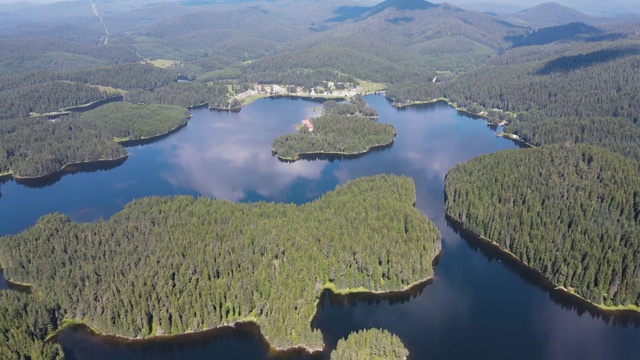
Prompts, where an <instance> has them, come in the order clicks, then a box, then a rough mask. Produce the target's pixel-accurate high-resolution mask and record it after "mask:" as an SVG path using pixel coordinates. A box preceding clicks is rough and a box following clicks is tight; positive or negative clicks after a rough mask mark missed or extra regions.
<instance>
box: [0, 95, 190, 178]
mask: <svg viewBox="0 0 640 360" xmlns="http://www.w3.org/2000/svg"><path fill="white" fill-rule="evenodd" d="M188 116H189V112H188V111H187V110H186V109H184V108H181V107H177V106H171V105H134V104H129V103H122V102H118V103H111V104H106V105H103V106H100V107H98V108H96V109H94V110H90V111H87V112H84V113H81V114H72V115H71V116H66V117H61V118H58V119H53V120H47V119H45V118H24V119H15V120H5V121H0V174H3V173H13V175H14V176H15V177H23V178H25V177H42V176H46V175H49V174H51V173H54V172H56V171H58V170H60V169H61V168H62V167H63V166H64V165H68V164H75V163H90V162H95V161H98V160H112V159H117V158H121V157H123V156H126V155H127V151H126V150H125V149H124V148H123V147H122V146H120V145H118V144H117V143H116V142H114V140H117V141H125V140H136V139H143V138H149V137H154V136H158V135H162V134H166V133H167V132H170V131H171V130H173V129H175V128H177V127H180V126H182V125H184V124H186V121H187V118H188Z"/></svg>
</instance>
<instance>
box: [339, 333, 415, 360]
mask: <svg viewBox="0 0 640 360" xmlns="http://www.w3.org/2000/svg"><path fill="white" fill-rule="evenodd" d="M408 356H409V351H408V350H407V349H406V348H405V347H404V345H403V344H402V341H401V340H400V338H398V337H397V336H396V335H394V334H391V333H390V332H388V331H386V330H379V329H370V330H362V331H359V332H356V333H352V334H351V335H349V337H348V338H346V339H340V341H338V346H337V347H336V349H335V350H334V351H333V352H331V360H370V359H371V360H404V359H406V358H407V357H408Z"/></svg>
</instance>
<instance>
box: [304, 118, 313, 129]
mask: <svg viewBox="0 0 640 360" xmlns="http://www.w3.org/2000/svg"><path fill="white" fill-rule="evenodd" d="M302 125H304V126H305V127H306V128H307V130H309V132H311V131H313V124H312V123H311V120H309V119H304V120H302Z"/></svg>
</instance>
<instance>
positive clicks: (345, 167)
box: [0, 95, 640, 360]
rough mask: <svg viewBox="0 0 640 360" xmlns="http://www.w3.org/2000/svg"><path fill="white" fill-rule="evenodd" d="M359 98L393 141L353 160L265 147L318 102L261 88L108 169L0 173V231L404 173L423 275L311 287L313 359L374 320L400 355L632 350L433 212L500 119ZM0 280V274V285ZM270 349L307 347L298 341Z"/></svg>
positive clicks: (614, 331) (628, 334)
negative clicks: (160, 202)
mask: <svg viewBox="0 0 640 360" xmlns="http://www.w3.org/2000/svg"><path fill="white" fill-rule="evenodd" d="M366 100H367V102H368V103H369V105H371V106H373V107H375V108H376V109H377V110H378V113H379V115H380V117H379V121H381V122H386V123H391V124H393V125H394V126H395V127H396V129H397V131H398V135H397V137H396V139H395V142H394V143H393V145H392V146H390V147H388V148H384V149H379V150H376V151H373V152H371V153H369V154H366V155H364V156H361V157H357V158H349V159H340V158H333V157H330V158H325V159H318V160H313V161H307V160H300V161H297V162H294V163H286V162H281V161H279V160H278V159H276V158H275V157H273V156H272V154H271V140H272V139H273V138H275V137H276V136H278V135H281V134H283V133H286V132H291V131H293V130H294V126H295V125H298V124H300V121H301V120H302V119H305V118H309V117H313V116H316V115H318V114H319V112H318V111H319V108H320V107H321V103H320V102H312V101H308V100H301V99H289V98H279V99H261V100H257V101H255V102H254V103H252V104H250V105H248V106H246V107H244V108H243V109H242V111H240V112H239V113H230V112H217V111H209V110H208V109H206V108H199V109H193V110H192V114H193V117H192V118H191V120H190V121H189V124H188V125H187V126H186V127H184V128H183V129H181V130H179V131H178V132H176V133H174V134H171V135H170V136H168V137H165V138H163V139H161V140H159V141H156V142H153V143H151V144H146V145H142V146H135V147H130V148H128V149H127V150H128V151H129V153H130V156H129V158H128V159H127V160H126V161H125V162H124V163H123V164H122V165H120V166H117V167H115V168H111V169H98V168H92V169H87V170H88V171H87V172H80V173H75V174H67V175H65V176H62V177H61V178H60V179H59V180H58V181H56V182H54V183H42V184H28V185H24V184H18V183H16V182H15V181H13V180H8V181H5V182H4V183H2V184H0V193H1V194H2V196H1V197H0V219H2V220H1V221H0V235H6V234H14V233H17V232H20V231H22V230H23V229H25V228H27V227H29V226H31V225H33V224H34V223H35V221H36V220H37V219H38V218H39V217H40V216H42V215H44V214H46V213H50V212H62V213H64V214H66V215H68V216H69V217H70V218H71V219H73V220H74V221H79V222H82V221H92V220H95V219H100V218H103V219H107V218H109V217H110V216H111V215H112V214H113V213H115V212H117V211H119V210H120V209H122V207H123V206H124V205H125V204H126V203H128V202H129V201H131V200H133V199H136V198H139V197H143V196H152V195H158V196H167V195H177V194H189V195H193V196H207V197H212V198H217V199H226V200H231V201H238V202H251V201H260V200H264V201H275V202H289V203H290V202H293V203H296V204H302V203H306V202H309V201H311V200H314V199H316V198H318V197H319V196H320V195H322V194H323V193H324V192H326V191H328V190H332V189H334V188H335V186H336V185H337V184H343V183H345V182H346V181H348V180H351V179H355V178H357V177H361V176H369V175H375V174H380V173H392V174H398V175H406V176H410V177H411V178H413V180H414V181H415V183H416V190H417V201H416V206H417V207H418V208H419V209H420V210H422V211H423V212H424V213H425V214H427V216H428V217H429V218H430V219H431V220H432V221H433V222H434V223H435V224H436V225H437V226H438V228H439V229H440V231H441V232H442V237H443V239H442V247H443V249H442V253H441V256H440V257H439V261H438V263H437V265H436V268H435V274H436V275H435V278H434V279H433V281H432V282H430V283H429V284H426V285H423V286H418V287H416V288H414V289H412V291H410V292H409V294H406V295H405V296H400V297H396V298H385V297H378V298H376V297H354V296H352V297H346V298H345V297H336V296H330V295H329V294H325V295H323V297H322V299H321V302H320V305H319V310H318V313H317V316H316V318H315V319H314V321H313V324H312V325H313V326H314V327H317V328H319V329H320V330H321V331H322V333H323V335H324V337H325V342H326V343H327V351H326V352H325V354H316V355H315V357H320V358H328V355H327V353H328V351H330V350H331V349H332V348H334V347H335V344H336V343H337V341H338V340H339V339H340V338H343V337H346V336H347V335H348V334H349V333H350V332H353V331H357V330H359V329H367V328H372V327H378V328H384V329H387V330H389V331H390V332H392V333H395V334H397V335H398V336H399V337H400V338H401V339H402V341H403V342H404V344H405V346H406V347H407V348H408V349H409V351H410V357H409V358H410V359H465V360H466V359H471V358H473V359H514V358H515V359H640V328H639V327H638V326H637V325H635V324H634V323H630V322H629V321H626V320H625V319H620V318H607V317H605V316H601V315H599V314H592V313H590V312H589V311H587V310H588V309H585V308H584V307H581V306H579V305H577V304H573V303H571V302H566V301H563V300H562V299H558V298H557V297H556V296H553V295H552V294H551V293H550V292H549V291H547V290H545V289H543V288H542V287H541V286H539V285H538V284H536V282H535V281H534V280H533V279H531V278H530V277H529V276H527V275H525V274H523V273H522V272H521V271H519V270H518V269H517V268H515V267H511V266H509V265H507V264H506V263H505V262H504V261H500V258H499V257H496V254H493V253H492V252H491V251H490V250H487V249H483V247H482V246H479V245H478V243H477V242H476V241H474V239H473V237H472V236H469V235H468V234H464V233H461V232H460V231H459V229H457V228H456V227H455V225H453V224H451V223H449V222H448V221H447V219H446V218H445V216H444V176H445V174H446V173H447V171H448V170H449V169H450V168H451V167H453V166H455V165H456V164H458V163H461V162H464V161H467V160H469V159H471V158H473V157H476V156H478V155H480V154H486V153H491V152H495V151H500V150H504V149H512V148H517V147H518V145H517V144H515V143H514V142H512V141H510V140H507V139H503V138H500V137H497V136H496V135H497V133H498V132H499V131H500V128H490V127H488V126H487V125H486V124H485V123H484V121H482V120H478V119H473V118H470V117H468V116H465V115H463V114H460V113H458V112H456V111H455V110H454V109H452V108H451V107H449V106H448V105H446V104H444V103H435V104H428V105H419V106H414V107H409V108H403V109H396V108H393V107H392V106H391V105H390V103H389V102H388V101H387V100H386V99H385V98H384V97H383V96H381V95H370V96H367V97H366ZM523 166H526V164H523ZM3 284H4V282H3V280H0V288H2V287H3V286H4V285H3ZM3 291H4V290H3ZM283 291H286V289H283ZM58 341H59V342H60V343H61V344H62V346H63V347H64V349H65V353H66V355H67V358H69V359H113V358H118V359H187V358H188V359H218V358H219V359H223V358H233V359H266V358H268V356H269V349H268V346H267V345H266V344H265V342H264V339H262V338H261V337H260V336H259V335H257V329H256V328H255V327H251V326H245V327H241V328H240V329H237V330H230V329H227V330H220V331H212V332H205V333H201V334H197V335H185V336H181V337H177V338H173V339H170V340H166V339H156V340H151V341H146V342H133V343H122V342H120V341H117V340H113V339H105V338H101V337H98V336H94V335H92V334H90V333H88V332H86V331H84V330H82V329H76V330H73V329H68V330H65V331H64V332H62V334H61V335H60V336H59V337H58ZM280 355H281V356H282V357H285V358H305V357H309V356H308V355H306V354H304V353H303V352H300V351H297V352H296V351H292V352H289V353H286V354H280Z"/></svg>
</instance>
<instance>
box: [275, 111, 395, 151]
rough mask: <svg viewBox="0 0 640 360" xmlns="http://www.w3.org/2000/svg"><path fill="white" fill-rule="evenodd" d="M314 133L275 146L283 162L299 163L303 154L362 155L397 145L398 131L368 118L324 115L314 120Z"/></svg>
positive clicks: (303, 129)
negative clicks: (392, 144) (394, 141)
mask: <svg viewBox="0 0 640 360" xmlns="http://www.w3.org/2000/svg"><path fill="white" fill-rule="evenodd" d="M311 122H312V123H313V131H308V130H307V128H306V127H300V130H299V132H297V133H290V134H285V135H281V136H279V137H277V138H275V139H274V140H273V142H272V144H271V148H272V151H273V154H274V155H275V156H277V157H278V158H280V159H285V160H297V159H298V158H299V157H300V155H302V154H352V155H355V154H362V153H365V152H367V151H369V150H371V149H372V148H375V147H377V146H382V145H387V144H390V143H391V142H393V138H394V137H395V135H396V129H395V128H394V127H393V125H390V124H383V123H379V122H377V121H375V120H371V119H369V118H364V117H353V116H348V115H322V116H320V117H317V118H315V119H311Z"/></svg>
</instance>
